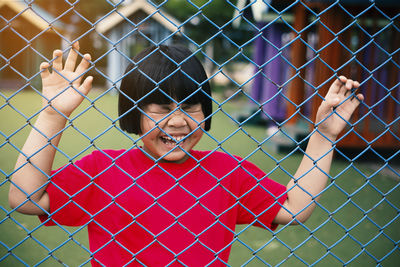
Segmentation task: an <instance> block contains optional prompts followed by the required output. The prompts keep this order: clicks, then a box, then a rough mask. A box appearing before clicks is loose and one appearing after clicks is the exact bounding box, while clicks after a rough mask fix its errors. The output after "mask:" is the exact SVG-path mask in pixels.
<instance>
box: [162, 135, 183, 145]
mask: <svg viewBox="0 0 400 267" xmlns="http://www.w3.org/2000/svg"><path fill="white" fill-rule="evenodd" d="M160 138H161V141H162V142H163V143H164V144H166V145H169V146H176V145H177V144H180V145H181V144H183V143H184V142H185V140H186V139H185V136H184V135H180V136H161V137H160Z"/></svg>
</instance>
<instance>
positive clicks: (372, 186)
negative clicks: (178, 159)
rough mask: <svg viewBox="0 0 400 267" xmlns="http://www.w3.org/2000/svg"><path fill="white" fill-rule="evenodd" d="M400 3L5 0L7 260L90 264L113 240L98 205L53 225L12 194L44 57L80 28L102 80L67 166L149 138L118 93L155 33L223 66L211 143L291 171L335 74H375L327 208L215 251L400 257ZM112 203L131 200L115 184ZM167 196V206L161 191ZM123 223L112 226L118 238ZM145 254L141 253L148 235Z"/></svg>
mask: <svg viewBox="0 0 400 267" xmlns="http://www.w3.org/2000/svg"><path fill="white" fill-rule="evenodd" d="M399 7H400V5H399V3H397V1H390V0H388V1H385V0H381V1H333V0H332V1H322V0H321V1H318V0H309V1H306V0H303V1H299V0H297V1H271V0H264V1H261V0H254V1H244V0H243V1H242V0H238V1H230V0H210V1H201V0H199V1H190V0H188V1H174V0H170V1H154V0H153V1H150V0H149V1H142V0H137V1H135V0H132V1H126V2H124V1H121V2H120V1H110V0H104V1H79V0H78V1H75V2H73V1H68V0H65V1H64V2H63V1H44V0H41V1H40V0H37V1H30V0H25V1H17V0H0V98H1V101H2V102H1V103H0V118H1V119H0V127H1V128H0V136H1V140H0V175H1V180H0V192H1V194H0V265H2V266H20V265H26V266H31V265H32V266H36V265H41V266H43V265H44V266H55V265H57V264H59V265H68V266H78V265H89V264H90V261H91V259H92V258H93V255H94V254H95V253H99V251H91V250H90V249H89V245H88V240H87V236H86V226H87V225H88V224H97V222H96V216H94V215H93V214H90V213H88V212H87V211H84V213H86V215H87V216H89V217H90V218H91V219H90V220H89V221H88V222H87V223H86V224H84V226H81V227H76V228H71V227H66V226H62V225H57V226H56V227H44V226H43V224H41V223H39V221H38V220H37V218H35V217H29V216H25V215H21V214H19V213H17V212H16V210H13V209H10V208H9V206H8V203H7V195H8V188H9V185H10V183H12V182H11V177H12V175H13V174H14V173H15V172H16V171H18V169H17V170H13V168H14V164H15V160H16V158H17V155H18V154H19V153H20V152H21V149H22V146H23V143H24V140H25V138H26V136H27V134H28V132H29V131H30V130H31V129H32V127H33V126H32V125H33V123H34V120H35V119H36V117H37V116H38V114H39V113H40V112H41V107H40V105H41V101H42V99H41V89H40V88H41V86H40V82H39V81H40V79H39V77H40V73H39V72H38V67H39V64H40V62H42V61H48V62H50V61H51V60H50V57H51V51H52V50H54V49H56V48H59V47H63V50H64V51H67V50H68V49H69V47H70V45H71V44H72V43H73V42H74V41H76V40H79V41H80V43H81V51H83V53H85V52H86V51H89V52H91V53H92V56H93V60H92V62H91V67H90V70H89V73H88V74H90V75H93V76H94V77H95V84H94V87H95V89H94V90H93V91H92V92H91V94H90V95H89V96H88V97H86V98H85V101H84V103H83V106H82V107H80V109H79V110H78V111H76V112H75V113H74V114H73V115H72V116H71V117H70V119H69V121H68V123H67V126H66V127H65V130H64V133H63V141H62V143H61V144H60V147H59V148H57V151H58V155H57V157H56V162H55V165H56V166H55V167H59V166H62V165H64V164H66V163H68V164H73V163H74V162H75V161H76V160H77V159H79V158H81V157H82V156H83V155H85V154H88V153H89V152H90V151H92V150H102V149H108V148H122V147H125V148H128V149H130V148H136V147H138V146H139V145H140V143H139V141H140V138H139V137H137V136H132V135H127V134H125V133H124V132H123V131H121V130H120V128H119V126H118V122H117V121H118V116H117V115H116V105H115V104H114V103H116V96H115V95H116V92H117V91H118V86H119V83H120V81H121V79H122V78H123V73H124V69H125V67H126V65H127V64H128V63H129V62H130V61H131V59H130V58H131V57H132V56H133V55H134V54H136V53H137V52H138V51H140V50H141V49H142V48H143V47H147V46H149V45H151V44H154V45H158V44H170V43H172V42H180V43H184V44H185V45H186V46H188V47H189V48H191V50H192V51H193V52H194V53H195V54H196V55H197V56H198V57H199V58H200V59H201V60H202V61H203V63H204V66H205V67H206V69H207V72H208V75H209V77H210V78H209V81H210V83H211V84H212V86H213V99H212V101H213V104H214V111H213V113H212V116H213V128H212V130H211V131H210V132H209V133H206V134H205V137H204V140H203V141H204V142H202V143H200V144H199V149H202V148H204V149H206V150H220V151H223V152H225V153H228V154H230V155H231V154H237V155H239V156H241V157H243V158H245V159H247V160H249V161H252V162H254V163H256V164H257V165H258V166H260V167H262V169H263V170H264V171H265V172H266V173H267V174H268V176H269V177H271V178H273V179H274V180H277V181H278V182H281V183H283V184H286V183H287V182H288V180H289V179H291V178H292V175H293V173H294V171H295V167H296V166H297V165H298V164H299V161H300V158H299V155H302V154H303V153H304V145H305V143H306V142H307V139H308V132H310V130H312V127H313V123H312V121H313V120H314V117H315V114H316V110H317V107H318V105H319V103H320V102H321V100H322V98H323V96H324V95H325V92H326V90H327V86H328V84H330V83H331V81H332V80H333V79H335V78H337V77H338V75H342V74H343V75H346V76H347V77H351V78H353V79H354V80H358V81H360V83H361V89H360V90H361V91H362V93H363V94H364V96H365V101H364V102H362V103H361V105H360V107H359V109H358V111H357V112H356V114H355V115H354V116H353V119H352V120H351V121H350V122H348V127H347V128H346V130H345V131H344V132H343V133H342V135H341V136H340V137H339V138H338V140H337V142H335V143H334V144H333V149H335V154H336V156H337V157H339V158H340V160H337V161H335V162H334V164H333V166H332V170H331V173H330V174H329V178H330V181H329V184H328V186H327V188H326V189H325V190H324V191H323V196H322V198H321V200H320V202H319V203H318V204H317V208H316V210H315V211H314V215H313V216H312V217H311V219H310V220H309V221H307V222H306V223H304V224H300V226H297V227H296V228H292V227H291V226H286V225H284V226H281V227H280V228H278V229H277V230H275V231H268V230H265V229H261V228H259V227H250V226H252V225H253V224H254V223H253V224H249V225H240V226H237V228H236V231H235V233H234V239H233V242H232V243H231V244H229V246H232V252H231V256H230V261H229V262H222V261H219V260H215V261H211V262H210V265H213V264H221V265H223V264H229V265H232V266H238V265H250V266H264V265H267V266H270V265H283V266H303V265H322V264H326V265H328V266H338V265H352V266H371V265H378V266H381V265H383V266H396V265H398V262H399V260H400V249H399V240H400V231H399V230H398V229H400V219H399V216H400V187H399V181H400V179H399V178H400V168H399V165H398V164H399V152H398V151H399V148H400V139H399V137H400V122H399V115H400V89H399V86H400V75H399V73H400V66H399V64H400V46H399V44H400V24H399V22H400V17H399ZM67 144H68V145H67ZM38 152H40V151H38ZM369 158H372V159H373V160H372V162H371V161H368V159H369ZM198 164H200V163H198ZM111 167H117V168H118V165H116V164H115V162H113V163H112V164H111V165H110V168H111ZM104 171H106V170H104ZM49 178H50V179H49V183H51V177H49ZM177 183H178V184H179V180H178V181H177ZM98 189H99V190H104V189H102V188H98ZM29 197H30V196H29V194H28V195H27V201H29ZM193 198H194V199H195V200H196V201H197V202H198V201H199V199H200V198H199V196H195V195H193ZM70 201H74V195H71V196H70ZM238 201H239V200H238ZM111 204H116V205H117V206H119V207H120V208H121V210H122V211H124V207H123V206H121V205H119V204H118V203H115V198H111V200H110V205H111ZM153 205H155V206H157V205H158V206H159V207H160V208H161V209H162V208H163V207H162V205H161V204H159V203H158V199H157V198H156V199H155V200H154V204H153ZM226 212H229V210H227V211H226ZM171 215H173V214H171ZM183 215H184V214H182V215H180V216H183ZM180 216H177V217H175V220H176V221H177V222H178V221H179V218H180ZM156 220H157V219H156ZM216 220H217V221H218V218H217V219H216ZM97 226H98V227H102V226H101V225H98V224H97ZM139 226H140V225H139ZM143 227H144V226H143ZM171 227H172V226H171ZM142 230H144V231H147V229H146V228H143V229H142ZM168 230H169V228H168V227H167V228H166V229H163V230H161V232H163V231H168ZM201 234H202V233H200V234H199V235H195V234H194V233H193V235H195V236H196V238H200V237H201ZM117 235H118V233H117V234H115V233H111V232H110V242H113V241H115V240H116V236H117ZM115 242H116V244H117V245H120V246H123V244H121V243H118V242H117V241H115ZM156 242H159V243H160V241H159V240H158V235H153V241H152V243H156ZM167 249H168V248H167ZM188 249H190V247H188V248H184V249H182V251H181V252H180V253H177V254H174V256H175V259H174V260H172V261H171V265H174V264H178V265H185V263H184V262H182V261H180V260H179V259H180V255H181V254H183V253H184V252H185V251H186V250H188ZM208 249H211V248H208ZM100 250H101V249H100ZM129 253H131V255H132V262H134V258H135V257H137V258H139V254H140V253H145V248H144V249H143V250H142V251H137V252H131V251H129ZM214 253H215V257H216V259H217V258H218V256H219V255H218V253H220V252H218V251H215V252H214ZM153 256H154V257H157V255H153ZM135 263H138V264H142V263H141V262H140V261H139V260H138V261H135Z"/></svg>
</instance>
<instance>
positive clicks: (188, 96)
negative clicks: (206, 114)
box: [138, 68, 208, 107]
mask: <svg viewBox="0 0 400 267" xmlns="http://www.w3.org/2000/svg"><path fill="white" fill-rule="evenodd" d="M161 76H165V77H164V78H163V79H160V81H161V82H159V83H158V84H154V82H152V81H150V80H149V79H147V82H146V81H144V83H143V87H142V88H143V97H142V98H141V99H140V100H139V102H138V105H139V107H143V106H145V105H148V104H170V103H173V102H175V103H177V104H179V103H180V104H183V103H185V104H199V103H203V102H204V101H205V100H206V99H207V98H208V96H207V94H206V93H205V92H204V90H203V88H202V84H201V82H198V81H196V80H194V79H193V78H191V76H190V74H187V73H184V72H183V71H182V69H181V68H179V69H178V68H176V69H175V70H173V71H172V72H168V74H167V73H163V74H161ZM188 76H189V77H188Z"/></svg>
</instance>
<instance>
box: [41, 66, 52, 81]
mask: <svg viewBox="0 0 400 267" xmlns="http://www.w3.org/2000/svg"><path fill="white" fill-rule="evenodd" d="M49 67H50V64H49V63H48V62H43V63H41V64H40V76H41V77H42V79H45V78H47V77H49V76H50V71H49Z"/></svg>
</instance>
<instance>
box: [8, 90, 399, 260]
mask: <svg viewBox="0 0 400 267" xmlns="http://www.w3.org/2000/svg"><path fill="white" fill-rule="evenodd" d="M13 94H14V93H13V92H1V95H0V99H1V100H0V101H1V102H0V265H1V266H22V265H24V264H26V265H29V266H31V265H36V264H40V265H41V266H57V265H58V264H61V263H64V264H66V265H69V266H78V265H81V264H82V265H85V264H86V265H90V264H89V262H88V258H89V251H88V241H87V233H86V229H85V228H69V227H42V226H40V224H39V220H38V219H37V218H36V217H35V216H27V215H22V214H19V213H17V212H14V211H11V210H10V208H9V206H8V202H7V194H8V188H9V184H10V182H9V177H10V174H11V173H12V171H13V167H14V164H15V161H16V158H17V155H18V149H20V148H21V147H22V146H23V143H24V141H25V138H26V137H27V134H28V132H29V130H30V128H31V127H30V126H29V124H28V123H27V119H28V118H29V121H32V122H33V121H34V120H35V117H36V115H37V114H36V113H37V111H38V110H39V109H40V103H41V100H40V97H39V96H38V94H37V93H35V92H32V91H27V92H21V93H18V94H16V95H13ZM100 96H101V92H92V93H91V94H90V96H89V97H90V98H91V99H92V100H95V99H97V100H96V101H95V108H90V109H89V110H88V111H87V112H85V113H81V112H82V111H83V110H85V109H86V108H87V107H88V106H89V104H90V103H89V101H85V102H84V104H83V106H82V107H81V108H80V110H79V111H77V112H75V113H74V114H73V115H74V117H75V119H73V127H69V128H68V129H67V130H66V131H65V132H64V135H63V139H62V141H61V144H60V151H62V153H58V155H57V157H56V160H55V167H58V166H62V165H63V164H65V162H66V161H67V160H68V158H75V157H77V158H79V157H81V156H82V155H86V154H87V153H89V151H91V150H93V149H94V147H96V148H100V149H103V148H112V149H118V148H130V147H132V146H134V145H135V143H136V140H137V137H135V136H126V135H125V134H123V133H121V132H120V131H119V130H118V129H117V128H116V127H113V121H114V120H115V118H116V117H117V115H116V103H117V102H116V96H113V95H110V94H107V95H104V96H102V97H100ZM6 102H7V103H8V104H6ZM238 108H240V105H238V104H237V103H235V102H232V103H227V104H225V105H223V106H222V110H221V111H218V112H216V114H215V115H214V116H213V126H212V130H211V131H210V136H212V137H209V136H207V135H205V136H204V138H203V140H202V141H201V142H200V143H199V145H198V146H197V149H208V150H209V149H214V148H215V147H216V146H219V145H220V147H221V149H223V150H225V151H227V152H229V153H232V154H237V155H239V156H242V157H247V156H248V155H251V156H249V160H250V161H252V162H254V163H255V164H257V165H258V166H260V167H261V168H262V169H264V171H265V172H267V173H268V174H269V176H270V177H271V178H273V179H275V180H277V181H278V182H280V183H283V184H286V183H287V182H288V181H289V179H290V174H293V173H294V172H295V170H296V168H297V166H298V164H299V163H300V160H301V155H300V154H293V155H291V156H290V157H287V154H279V153H274V152H273V151H272V150H271V149H270V144H269V142H263V143H262V145H260V142H262V141H263V140H264V139H265V138H266V136H265V129H263V128H260V127H245V128H244V130H239V131H238V127H237V124H235V123H234V121H233V120H232V119H230V117H229V116H231V114H233V113H235V112H237V109H238ZM79 114H81V115H79ZM227 114H229V116H227ZM107 117H108V118H107ZM250 136H251V138H250ZM72 144H73V145H72ZM277 162H279V164H278V163H277ZM375 165H376V164H375ZM386 169H387V168H386ZM385 173H386V172H383V170H382V171H376V170H374V169H372V168H371V167H370V166H369V164H368V163H363V162H353V163H352V164H350V163H349V162H344V161H335V162H334V164H333V166H332V171H331V174H332V177H333V179H331V181H330V183H329V184H328V187H327V189H326V191H325V192H324V195H323V197H322V199H321V201H320V207H317V208H316V210H315V212H314V214H313V216H312V217H311V218H310V219H309V220H308V221H307V222H306V224H304V225H302V226H281V227H279V228H278V229H277V230H276V231H275V232H274V233H271V232H270V231H268V230H263V229H259V228H257V227H249V226H247V225H240V226H238V227H237V230H236V232H237V238H236V239H235V242H234V243H233V245H232V252H231V258H230V264H231V265H232V266H240V265H243V264H246V265H248V266H264V265H265V264H267V263H268V264H270V265H279V264H282V265H283V266H304V265H306V264H310V265H312V264H315V265H318V266H319V265H327V266H339V265H343V264H345V263H348V264H347V265H350V266H372V265H377V264H378V263H380V264H382V265H383V266H398V262H399V261H400V251H399V247H398V242H399V240H400V231H399V229H400V220H399V207H400V188H399V180H398V179H395V178H393V177H390V176H387V175H385Z"/></svg>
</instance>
